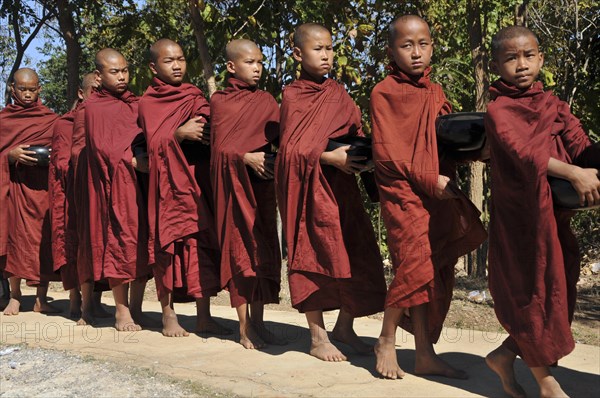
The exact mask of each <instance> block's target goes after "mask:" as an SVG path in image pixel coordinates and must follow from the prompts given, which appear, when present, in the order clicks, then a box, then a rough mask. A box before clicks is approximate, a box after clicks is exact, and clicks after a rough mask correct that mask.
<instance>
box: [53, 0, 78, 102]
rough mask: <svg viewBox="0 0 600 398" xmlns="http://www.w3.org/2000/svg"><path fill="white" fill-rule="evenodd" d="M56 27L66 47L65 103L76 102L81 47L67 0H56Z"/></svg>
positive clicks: (71, 10) (70, 6) (71, 9)
mask: <svg viewBox="0 0 600 398" xmlns="http://www.w3.org/2000/svg"><path fill="white" fill-rule="evenodd" d="M56 5H57V12H58V25H59V28H60V32H61V33H62V37H63V39H64V41H65V44H66V47H67V102H68V103H69V104H72V103H74V102H75V101H76V100H77V91H78V89H79V58H80V57H81V46H80V44H79V35H78V34H77V32H76V30H75V22H74V20H73V8H72V4H70V2H69V1H68V0H57V2H56Z"/></svg>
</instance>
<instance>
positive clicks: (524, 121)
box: [485, 80, 591, 367]
mask: <svg viewBox="0 0 600 398" xmlns="http://www.w3.org/2000/svg"><path fill="white" fill-rule="evenodd" d="M490 94H491V97H492V99H493V101H492V102H491V103H490V104H489V106H488V112H487V114H486V117H485V125H486V132H487V135H488V139H489V142H490V150H491V162H492V174H491V182H492V203H491V206H490V216H491V219H490V227H489V231H490V247H489V250H490V251H489V278H488V279H489V284H490V292H491V293H492V296H493V297H494V310H495V311H496V315H497V316H498V319H499V321H500V323H501V324H502V326H504V328H505V329H506V331H507V332H508V333H509V334H510V337H509V338H508V339H507V340H506V341H505V346H506V347H507V348H509V349H510V350H512V351H513V352H514V353H515V354H517V355H520V356H521V357H522V358H523V360H524V361H525V362H526V363H527V365H528V366H530V367H539V366H549V365H552V364H554V363H556V361H558V360H559V359H560V358H562V357H563V356H565V355H567V354H568V353H569V352H571V351H572V350H573V348H574V347H575V343H574V341H573V336H572V334H571V329H570V325H571V321H572V319H573V311H574V308H575V298H576V285H577V280H578V278H579V261H580V260H579V249H578V246H577V241H576V239H575V237H574V235H573V233H572V231H571V228H570V226H569V220H570V218H571V215H572V214H571V213H569V212H565V211H561V210H558V209H554V208H553V204H552V195H551V192H550V188H549V184H548V178H547V177H548V161H549V159H550V157H552V158H555V159H558V160H560V161H562V162H566V163H572V161H573V160H574V159H575V158H577V157H578V156H579V154H580V153H581V152H583V150H584V149H585V148H587V147H588V146H590V145H591V142H590V140H589V138H588V137H587V135H586V134H585V132H584V131H583V130H582V128H581V124H580V123H579V120H578V119H577V118H575V117H574V116H573V115H572V114H571V112H570V110H569V106H568V105H567V104H566V103H565V102H563V101H560V100H559V99H558V98H557V97H556V96H555V95H553V94H552V92H551V91H546V92H545V91H543V87H542V84H541V83H539V82H538V83H535V84H534V85H533V86H532V87H530V88H529V89H528V90H519V89H517V88H516V87H514V86H509V85H507V84H505V83H504V82H502V81H501V80H498V81H496V82H495V83H494V84H493V85H492V87H490Z"/></svg>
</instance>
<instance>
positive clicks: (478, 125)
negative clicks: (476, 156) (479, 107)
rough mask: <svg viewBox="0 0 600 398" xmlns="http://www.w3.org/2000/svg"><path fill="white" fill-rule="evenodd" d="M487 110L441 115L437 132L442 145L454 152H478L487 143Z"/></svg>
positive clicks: (437, 121) (437, 124) (437, 122)
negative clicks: (484, 121) (485, 121)
mask: <svg viewBox="0 0 600 398" xmlns="http://www.w3.org/2000/svg"><path fill="white" fill-rule="evenodd" d="M484 115H485V112H460V113H449V114H447V115H443V116H439V117H438V118H437V120H436V123H435V125H436V133H437V139H438V143H439V145H440V146H442V147H444V148H446V149H448V150H450V151H454V152H459V153H464V152H470V153H476V152H479V151H481V150H482V149H483V147H484V145H485V138H486V137H485V128H484V125H483V116H484Z"/></svg>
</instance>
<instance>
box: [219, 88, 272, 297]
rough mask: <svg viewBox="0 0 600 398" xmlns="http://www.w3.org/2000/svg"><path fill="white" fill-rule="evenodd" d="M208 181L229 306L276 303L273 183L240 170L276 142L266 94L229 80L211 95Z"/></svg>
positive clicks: (269, 97) (244, 169)
mask: <svg viewBox="0 0 600 398" xmlns="http://www.w3.org/2000/svg"><path fill="white" fill-rule="evenodd" d="M210 107H211V178H212V184H213V191H214V195H215V215H216V224H217V233H218V239H219V244H220V247H221V286H222V287H223V288H226V289H227V290H228V291H229V294H230V298H231V306H232V307H238V306H240V305H242V304H245V303H253V302H262V303H278V302H279V288H280V283H281V254H280V251H279V239H278V238H277V200H276V198H275V184H274V182H273V180H262V179H260V178H258V177H257V176H256V175H254V173H253V171H252V170H251V169H249V168H248V167H247V166H246V165H245V164H244V155H245V154H246V153H247V152H270V147H271V142H273V141H276V140H277V139H278V137H279V106H278V105H277V102H275V99H274V98H273V97H272V96H271V94H269V93H267V92H265V91H262V90H258V89H256V88H251V87H250V86H248V85H247V84H245V83H244V82H242V81H240V80H238V79H235V78H233V77H232V78H230V79H229V87H228V88H226V89H225V90H223V91H217V92H216V93H214V94H213V96H212V97H211V101H210Z"/></svg>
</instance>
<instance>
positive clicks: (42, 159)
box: [26, 145, 51, 167]
mask: <svg viewBox="0 0 600 398" xmlns="http://www.w3.org/2000/svg"><path fill="white" fill-rule="evenodd" d="M26 150H27V151H33V152H35V154H32V155H30V156H31V157H32V158H36V159H37V163H36V166H38V167H48V165H49V164H50V151H51V149H50V148H49V147H46V146H41V145H31V146H30V147H29V148H27V149H26Z"/></svg>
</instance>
